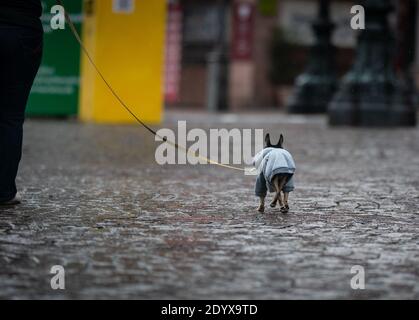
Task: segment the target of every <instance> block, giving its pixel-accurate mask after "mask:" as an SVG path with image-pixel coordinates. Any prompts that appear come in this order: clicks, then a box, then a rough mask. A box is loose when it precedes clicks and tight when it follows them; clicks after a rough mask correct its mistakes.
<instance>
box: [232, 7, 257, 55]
mask: <svg viewBox="0 0 419 320" xmlns="http://www.w3.org/2000/svg"><path fill="white" fill-rule="evenodd" d="M254 21H255V6H254V5H253V4H251V3H247V2H235V3H234V5H233V39H232V58H233V59H235V60H250V59H252V56H253V32H254V30H253V29H254Z"/></svg>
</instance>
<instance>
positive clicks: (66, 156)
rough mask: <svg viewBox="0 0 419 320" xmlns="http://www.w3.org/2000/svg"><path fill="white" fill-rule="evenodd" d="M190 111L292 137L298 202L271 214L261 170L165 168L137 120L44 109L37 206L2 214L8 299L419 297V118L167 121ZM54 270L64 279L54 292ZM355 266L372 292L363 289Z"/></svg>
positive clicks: (30, 152) (33, 200) (30, 202)
mask: <svg viewBox="0 0 419 320" xmlns="http://www.w3.org/2000/svg"><path fill="white" fill-rule="evenodd" d="M183 119H186V120H187V121H188V122H187V124H188V127H191V128H192V127H201V128H204V129H208V128H220V127H227V128H231V127H238V128H264V129H265V130H266V131H268V132H270V133H271V135H274V136H275V135H278V136H279V133H280V132H282V133H284V135H285V139H286V147H287V148H288V149H289V150H290V151H291V152H292V154H293V155H294V158H295V160H296V163H297V174H296V187H297V188H296V191H295V192H293V193H292V194H291V196H290V205H291V211H290V213H289V214H287V215H284V214H281V213H280V212H279V210H278V209H271V208H269V209H267V211H266V213H265V214H264V215H261V214H259V213H257V212H256V210H255V208H256V207H257V202H258V201H257V199H256V198H255V197H254V195H253V185H254V179H255V178H254V177H251V176H250V177H249V176H244V175H242V174H240V173H237V172H235V171H229V170H226V169H223V168H217V167H212V166H163V167H162V166H158V165H157V164H156V163H155V161H154V148H155V146H156V143H155V142H154V141H153V139H152V138H151V137H150V136H149V135H148V133H147V132H145V131H144V130H142V129H141V128H138V127H136V126H110V125H108V126H105V125H102V126H99V125H87V124H80V123H77V122H74V121H58V120H30V121H28V122H27V124H26V128H25V130H26V131H25V133H26V136H25V144H24V160H23V162H22V166H21V171H20V175H19V178H18V183H19V187H20V188H21V194H22V197H23V199H24V202H23V204H22V205H21V206H20V207H18V208H16V209H1V210H2V211H1V212H0V298H13V299H22V298H39V299H58V298H60V299H61V298H64V299H74V298H79V299H87V298H101V299H103V298H142V299H152V298H160V299H161V298H197V299H201V298H208V299H217V298H234V299H242V298H243V299H248V298H252V299H253V298H254V299H310V298H311V299H325V298H334V299H354V298H360V299H367V298H377V299H387V298H390V299H399V298H408V299H419V250H418V245H419V232H418V227H419V208H418V207H419V170H418V168H419V143H418V141H419V129H417V128H416V129H392V130H382V129H351V128H346V129H330V128H328V127H327V125H326V119H325V118H324V117H322V116H316V117H311V118H305V117H300V116H289V115H283V114H275V115H273V114H261V115H252V114H248V115H242V116H236V115H214V116H207V115H203V114H199V113H197V114H187V115H184V114H181V113H169V114H168V115H167V121H166V124H165V126H168V127H173V128H175V127H176V124H175V121H176V120H183ZM53 265H63V266H64V267H65V270H66V290H63V291H54V290H51V287H50V278H51V276H52V275H50V274H49V271H50V268H51V267H52V266H53ZM353 265H361V266H363V267H365V270H366V289H365V290H352V289H351V287H350V280H351V277H352V276H353V275H352V274H351V273H350V269H351V267H352V266H353Z"/></svg>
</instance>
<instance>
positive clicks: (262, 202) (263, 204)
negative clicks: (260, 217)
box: [258, 197, 265, 213]
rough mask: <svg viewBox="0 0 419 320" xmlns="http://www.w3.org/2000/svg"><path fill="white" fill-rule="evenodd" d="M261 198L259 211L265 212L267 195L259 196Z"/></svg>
mask: <svg viewBox="0 0 419 320" xmlns="http://www.w3.org/2000/svg"><path fill="white" fill-rule="evenodd" d="M259 199H260V204H259V208H258V211H259V212H261V213H263V212H264V211H265V197H259Z"/></svg>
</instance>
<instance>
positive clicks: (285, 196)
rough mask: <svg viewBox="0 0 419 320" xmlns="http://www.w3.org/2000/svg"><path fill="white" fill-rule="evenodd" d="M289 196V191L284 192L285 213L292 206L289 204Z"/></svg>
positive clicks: (283, 210)
mask: <svg viewBox="0 0 419 320" xmlns="http://www.w3.org/2000/svg"><path fill="white" fill-rule="evenodd" d="M288 196H289V192H284V207H283V209H281V211H282V212H283V213H287V212H288V211H289V210H290V207H289V206H288Z"/></svg>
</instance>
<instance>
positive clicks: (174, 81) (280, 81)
mask: <svg viewBox="0 0 419 320" xmlns="http://www.w3.org/2000/svg"><path fill="white" fill-rule="evenodd" d="M403 1H404V0H400V1H394V3H395V5H396V7H397V8H398V10H396V11H394V12H393V13H392V16H391V17H390V22H391V26H392V27H393V28H394V31H395V32H396V35H397V40H398V44H399V47H398V48H397V50H398V51H399V52H400V54H398V55H397V58H396V59H398V60H396V61H395V63H398V66H399V68H400V69H403V68H404V69H406V68H407V67H406V64H403V62H404V61H406V59H409V61H410V62H411V61H412V60H416V61H417V60H418V59H415V58H416V55H417V53H413V52H412V47H414V46H415V45H417V44H416V39H415V38H412V37H410V38H409V36H406V32H405V31H403V30H404V29H403V28H405V29H406V28H411V24H409V25H406V23H401V21H400V19H399V21H398V19H397V16H398V15H399V16H400V15H402V16H403V14H404V16H406V15H407V13H406V12H404V11H403ZM407 1H410V0H407ZM413 1H417V0H413ZM318 3H319V2H318V1H317V0H170V1H169V9H168V12H169V13H168V16H169V18H168V27H167V30H168V31H167V40H166V41H167V44H166V81H165V82H166V83H165V92H166V97H165V98H166V99H165V100H166V105H167V106H168V108H170V107H186V108H196V109H205V108H209V109H211V108H213V107H211V103H209V100H211V97H210V95H213V94H214V88H213V86H214V83H218V84H219V88H217V90H215V92H216V94H217V98H216V100H217V101H218V103H216V105H217V107H216V109H217V110H230V111H236V110H246V109H255V108H257V109H259V110H260V109H263V108H272V107H281V106H283V105H285V101H286V100H287V98H288V96H289V94H290V92H291V91H292V87H293V84H294V80H295V78H296V76H297V75H298V74H300V73H301V72H302V71H303V70H304V67H305V64H306V62H307V56H308V52H309V47H310V46H311V45H312V43H313V41H314V37H313V32H312V28H311V23H312V21H313V19H314V18H315V17H316V14H317V9H318ZM355 4H357V2H356V1H349V0H332V1H331V4H330V15H331V19H332V21H333V23H334V24H335V28H334V31H333V35H332V42H333V45H334V46H335V47H336V69H337V70H336V71H337V74H338V76H342V75H343V74H345V72H347V71H348V70H349V68H350V67H351V65H352V62H353V58H354V49H355V46H356V39H357V33H358V32H357V31H354V30H352V29H351V27H350V20H351V17H352V14H351V7H352V6H353V5H355ZM417 14H418V13H417V12H413V13H412V12H410V16H411V17H410V18H411V19H413V18H416V16H417ZM415 28H416V27H415ZM398 31H399V33H397V32H398ZM409 34H411V33H409ZM413 56H414V57H413ZM403 57H405V58H403ZM214 70H215V71H214ZM410 75H411V77H412V78H415V76H416V75H417V73H416V72H415V71H414V70H413V71H412V72H411V74H410Z"/></svg>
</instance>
